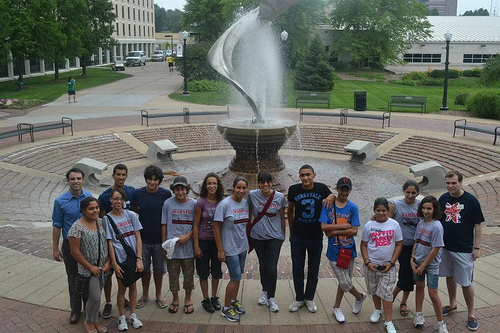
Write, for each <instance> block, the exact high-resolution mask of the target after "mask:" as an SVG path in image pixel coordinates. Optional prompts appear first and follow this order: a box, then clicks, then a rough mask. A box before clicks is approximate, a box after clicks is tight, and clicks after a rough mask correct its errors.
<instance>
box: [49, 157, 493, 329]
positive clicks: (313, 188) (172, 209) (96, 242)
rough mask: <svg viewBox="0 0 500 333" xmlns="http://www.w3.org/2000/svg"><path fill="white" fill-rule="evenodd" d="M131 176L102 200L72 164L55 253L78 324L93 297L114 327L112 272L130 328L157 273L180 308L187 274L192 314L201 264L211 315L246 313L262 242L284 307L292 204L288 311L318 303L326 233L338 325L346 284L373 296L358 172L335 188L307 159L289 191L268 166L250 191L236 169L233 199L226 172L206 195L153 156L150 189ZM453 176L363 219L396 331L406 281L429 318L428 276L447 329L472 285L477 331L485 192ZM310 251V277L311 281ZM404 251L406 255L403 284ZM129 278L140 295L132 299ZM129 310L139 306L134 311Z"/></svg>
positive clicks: (270, 288)
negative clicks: (441, 291) (252, 259)
mask: <svg viewBox="0 0 500 333" xmlns="http://www.w3.org/2000/svg"><path fill="white" fill-rule="evenodd" d="M127 175H128V169H127V167H126V166H125V165H123V164H117V165H116V166H115V167H114V169H113V179H114V184H113V186H111V187H110V188H109V189H107V190H106V191H104V192H103V193H102V194H101V195H100V196H99V198H98V199H96V198H93V197H92V195H91V194H90V193H89V192H87V191H86V190H84V189H83V183H84V173H83V171H81V170H79V169H76V168H73V169H71V170H69V171H68V173H67V174H66V179H67V182H68V185H69V190H68V191H67V192H65V193H63V194H62V195H61V196H59V197H58V198H57V199H56V201H55V203H54V211H53V217H52V219H53V252H54V254H53V255H54V259H55V260H57V261H61V260H64V263H65V266H66V273H67V275H68V285H69V294H70V306H71V316H70V323H71V324H76V323H77V322H78V321H79V319H80V315H81V312H82V301H83V304H84V307H85V312H86V322H85V326H86V330H87V332H99V333H102V332H107V329H106V327H103V326H102V325H100V324H99V323H98V315H99V305H100V299H101V290H102V289H104V294H105V298H106V303H105V306H104V309H103V312H102V316H103V317H104V318H109V317H110V316H111V310H112V301H111V288H112V279H111V278H110V275H111V274H113V272H114V273H115V274H116V278H117V279H116V280H117V283H118V295H117V305H118V313H119V316H118V329H119V330H120V331H123V330H127V329H128V324H131V325H132V326H133V327H134V328H140V327H142V323H141V322H140V320H139V319H138V318H137V315H136V309H140V308H142V307H144V305H145V304H146V303H147V302H149V300H150V296H149V286H150V281H151V276H153V281H154V284H155V295H154V297H155V304H156V306H157V307H158V308H161V309H163V308H168V311H169V312H170V313H176V312H178V310H179V308H180V296H179V291H180V282H179V276H180V274H181V272H182V275H183V284H182V289H183V290H184V303H183V312H184V313H185V314H192V313H193V312H194V310H195V309H194V305H193V302H192V299H191V294H192V291H193V289H194V273H195V268H196V272H197V275H198V276H199V279H200V287H201V291H202V295H203V300H202V307H203V309H204V310H205V311H207V312H209V313H214V312H215V311H220V313H221V316H222V317H224V318H226V319H227V320H229V321H231V322H238V321H239V320H240V315H243V314H244V313H245V308H244V306H243V304H242V303H241V301H240V300H239V299H238V292H239V289H240V288H239V287H240V281H241V278H242V274H243V273H244V268H245V262H246V257H247V253H250V251H252V250H253V249H255V251H256V254H257V257H258V261H259V272H260V280H261V285H262V294H261V296H260V297H259V298H258V299H257V300H256V301H257V303H258V304H259V305H263V306H264V305H265V306H268V307H269V310H270V311H271V312H278V311H279V306H278V303H277V301H276V282H277V267H278V260H279V257H280V251H281V246H282V244H283V241H284V240H285V239H286V224H285V209H286V210H287V211H286V213H287V218H288V228H289V232H290V235H289V240H290V250H291V259H292V273H293V283H294V290H295V300H294V302H293V303H292V304H291V305H290V306H289V308H288V309H289V311H290V312H297V311H299V309H300V308H301V307H303V306H305V307H307V309H308V311H310V312H311V313H314V312H316V311H317V307H316V304H315V302H314V296H315V293H316V287H317V283H318V275H319V267H320V263H321V254H322V252H323V238H324V236H325V235H326V237H328V248H327V251H326V256H327V258H328V260H329V261H330V265H331V268H332V271H333V272H334V274H335V276H336V277H337V280H338V287H337V293H336V297H335V300H334V305H333V315H334V317H335V319H336V320H337V321H338V322H339V323H344V322H345V316H344V314H343V312H342V310H341V308H340V305H341V301H342V299H343V296H344V293H350V294H351V295H353V297H354V298H355V300H354V305H353V308H352V312H353V313H354V314H357V313H359V312H361V310H362V304H363V302H364V301H365V299H366V298H367V295H366V294H365V293H362V292H360V291H358V290H357V289H356V287H355V286H354V284H353V281H352V274H353V268H354V259H355V258H356V257H357V251H356V244H355V241H354V237H355V236H356V235H357V233H358V228H359V227H360V219H359V213H358V207H357V205H356V204H354V203H353V202H351V201H350V200H349V199H348V197H349V194H350V193H351V191H352V181H351V180H350V179H349V178H347V177H342V178H340V179H339V180H338V182H337V184H336V188H335V190H336V194H335V195H334V194H333V193H332V192H331V191H330V189H329V188H328V186H326V185H325V184H322V183H319V182H315V181H314V179H315V177H316V173H315V172H314V169H313V167H312V166H310V165H304V166H302V167H301V168H300V170H299V178H300V181H301V182H300V183H299V184H295V185H292V186H291V187H290V188H289V190H288V200H287V198H285V196H284V195H283V194H282V193H280V192H276V191H275V190H273V178H272V175H271V174H270V173H268V172H265V171H263V172H260V173H259V175H258V177H257V182H258V189H255V190H251V191H249V192H248V181H247V180H246V179H245V178H244V177H236V178H235V179H234V182H233V187H232V194H231V195H230V196H228V197H225V198H224V189H223V185H222V182H221V179H220V178H219V176H218V175H217V174H215V173H209V174H207V175H206V177H205V178H204V180H203V183H202V185H201V188H200V195H199V198H198V199H197V200H194V199H193V198H191V197H190V196H189V192H190V190H191V187H190V185H189V182H188V180H187V179H186V178H185V177H184V176H177V177H175V178H174V179H173V182H172V185H171V186H170V190H167V189H165V188H163V187H162V186H160V184H161V182H162V181H163V172H162V170H161V169H160V168H159V167H157V166H155V165H150V166H148V167H147V168H146V169H145V170H144V179H145V182H146V186H145V187H142V188H139V189H134V188H133V187H130V186H127V185H125V181H126V179H127ZM446 185H447V188H448V193H445V194H443V195H442V196H441V197H440V198H439V200H436V198H434V197H432V196H427V197H425V198H424V199H423V200H421V201H419V200H418V199H417V196H418V194H419V186H418V184H417V183H416V182H414V181H408V182H406V183H405V184H404V186H403V193H404V199H401V200H396V201H394V202H388V200H387V199H385V198H377V199H376V200H375V203H374V207H373V211H374V214H373V216H372V218H371V220H370V221H368V222H367V223H366V225H365V227H364V229H363V232H362V237H361V246H360V252H361V256H362V258H363V263H364V276H365V280H366V290H367V293H368V294H369V295H371V296H372V299H373V303H374V307H375V310H374V312H373V314H372V315H371V317H370V321H371V322H373V323H376V322H378V321H379V320H380V318H381V316H382V315H383V316H384V317H385V323H384V326H385V327H386V329H387V331H388V332H389V333H392V332H396V328H395V326H394V324H393V323H392V304H393V302H394V300H395V298H396V296H397V295H398V294H399V293H400V292H401V291H403V297H402V300H401V303H400V313H401V315H403V316H405V315H408V313H409V311H408V307H407V300H408V297H409V293H410V292H411V291H413V288H414V285H416V295H415V299H416V307H415V317H414V320H413V324H414V326H415V327H421V326H423V325H424V323H425V319H424V317H423V314H422V306H423V300H424V288H425V276H426V275H427V287H428V290H429V297H430V299H431V301H432V304H433V307H434V310H435V313H436V316H437V320H438V326H437V329H438V331H439V332H447V329H446V323H445V322H444V321H443V315H447V314H448V313H450V312H452V311H454V310H456V309H457V303H456V290H457V283H458V284H460V285H461V286H462V288H463V292H464V297H465V300H466V304H467V307H468V327H469V329H471V330H475V329H477V327H478V325H477V320H476V318H475V316H474V291H473V288H472V271H473V263H474V260H476V259H477V258H478V257H479V250H480V245H481V222H483V221H484V218H483V215H482V213H481V208H480V205H479V202H478V201H477V199H476V198H475V197H474V196H473V195H471V194H469V193H467V192H465V191H464V190H463V189H462V186H461V185H462V175H461V174H460V173H459V172H457V171H451V172H449V173H448V174H447V175H446ZM247 192H248V193H247ZM172 194H173V195H172ZM441 216H443V217H441ZM61 231H62V236H63V242H62V247H61V250H60V249H59V239H60V236H61ZM442 248H443V249H442ZM306 255H307V280H306V282H304V278H305V276H304V275H305V273H304V272H305V270H306V269H305V266H306ZM131 257H132V259H133V260H132V261H136V262H135V263H134V264H133V267H134V268H133V269H134V270H135V275H137V277H136V278H134V279H133V280H131V281H128V280H129V278H128V277H127V278H126V277H125V273H127V272H126V271H127V268H126V267H129V266H130V263H127V265H128V266H126V265H125V263H126V262H127V259H128V261H130V260H131ZM444 258H445V259H444ZM441 259H443V260H441ZM396 261H399V274H398V281H397V283H396V279H397V278H396V268H395V265H396ZM222 262H224V263H225V264H226V266H227V270H228V272H229V279H230V281H229V282H228V284H227V287H226V290H225V295H224V299H223V300H222V301H221V302H219V297H218V295H217V290H218V287H219V283H220V280H221V278H222V264H221V263H222ZM151 268H152V272H151ZM167 271H168V276H169V280H168V281H169V288H170V291H171V293H172V300H171V301H170V302H167V301H166V300H165V299H164V298H163V292H162V283H163V276H164V274H165V273H166V272H167ZM81 276H83V277H87V278H88V279H89V282H88V293H83V294H82V293H79V292H78V290H77V282H76V281H77V280H78V279H79V278H80V277H81ZM209 276H211V290H209V283H208V278H209ZM439 276H444V277H446V283H447V287H448V293H449V297H450V302H449V305H447V306H445V307H442V305H441V301H440V300H439V296H438V292H437V288H438V280H439ZM139 278H140V279H141V282H142V295H141V296H140V297H138V293H137V288H136V283H135V282H134V281H136V280H138V279H139ZM126 281H127V282H126ZM127 288H128V289H129V294H128V297H129V300H130V301H128V300H126V298H125V293H126V289H127ZM221 303H222V304H221ZM126 308H129V310H130V314H129V317H128V319H127V318H126V317H125V311H126Z"/></svg>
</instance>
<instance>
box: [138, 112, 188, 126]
mask: <svg viewBox="0 0 500 333" xmlns="http://www.w3.org/2000/svg"><path fill="white" fill-rule="evenodd" d="M163 117H183V121H184V122H186V114H185V113H184V112H168V113H149V112H148V111H146V110H141V125H144V119H146V126H149V118H163Z"/></svg>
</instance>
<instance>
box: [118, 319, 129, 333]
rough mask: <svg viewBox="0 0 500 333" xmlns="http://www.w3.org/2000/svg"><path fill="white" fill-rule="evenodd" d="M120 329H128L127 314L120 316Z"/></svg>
mask: <svg viewBox="0 0 500 333" xmlns="http://www.w3.org/2000/svg"><path fill="white" fill-rule="evenodd" d="M118 331H128V325H127V321H126V320H125V316H120V317H118Z"/></svg>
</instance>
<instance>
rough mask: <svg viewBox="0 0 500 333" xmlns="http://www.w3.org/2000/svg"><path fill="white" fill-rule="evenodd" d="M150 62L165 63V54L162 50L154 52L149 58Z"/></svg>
mask: <svg viewBox="0 0 500 333" xmlns="http://www.w3.org/2000/svg"><path fill="white" fill-rule="evenodd" d="M151 61H165V53H164V52H163V51H162V50H156V51H154V52H153V55H152V56H151Z"/></svg>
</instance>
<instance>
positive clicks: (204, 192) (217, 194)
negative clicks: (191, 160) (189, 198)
mask: <svg viewBox="0 0 500 333" xmlns="http://www.w3.org/2000/svg"><path fill="white" fill-rule="evenodd" d="M210 177H213V178H215V179H217V191H216V192H215V200H217V201H221V200H222V199H224V187H223V185H222V180H221V179H220V177H219V176H218V175H217V174H216V173H215V172H210V173H208V174H207V175H206V176H205V179H203V183H202V184H201V191H200V197H202V198H206V197H207V196H208V190H207V181H208V178H210Z"/></svg>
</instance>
